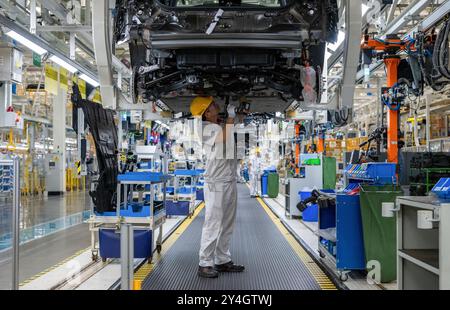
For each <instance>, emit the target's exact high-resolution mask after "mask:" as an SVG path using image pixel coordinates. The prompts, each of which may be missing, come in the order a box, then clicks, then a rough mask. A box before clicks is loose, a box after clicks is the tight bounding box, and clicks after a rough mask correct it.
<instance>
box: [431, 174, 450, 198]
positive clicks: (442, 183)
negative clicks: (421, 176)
mask: <svg viewBox="0 0 450 310" xmlns="http://www.w3.org/2000/svg"><path fill="white" fill-rule="evenodd" d="M431 191H432V192H433V193H435V194H436V195H437V196H438V197H439V198H440V199H450V178H442V179H440V180H439V182H437V183H436V185H435V186H434V187H433V189H432V190H431Z"/></svg>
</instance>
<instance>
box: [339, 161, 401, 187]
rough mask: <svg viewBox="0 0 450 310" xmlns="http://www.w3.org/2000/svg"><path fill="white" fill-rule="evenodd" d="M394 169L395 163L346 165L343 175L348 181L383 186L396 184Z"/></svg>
mask: <svg viewBox="0 0 450 310" xmlns="http://www.w3.org/2000/svg"><path fill="white" fill-rule="evenodd" d="M396 169H397V165H396V164H395V163H365V164H362V165H348V166H347V167H346V168H345V174H346V175H347V176H348V177H349V178H350V179H355V180H360V181H368V182H372V183H374V184H379V185H385V184H394V183H396Z"/></svg>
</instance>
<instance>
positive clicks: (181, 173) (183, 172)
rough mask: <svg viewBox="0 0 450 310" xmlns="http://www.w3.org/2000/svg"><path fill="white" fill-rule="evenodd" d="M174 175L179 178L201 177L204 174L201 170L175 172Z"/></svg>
mask: <svg viewBox="0 0 450 310" xmlns="http://www.w3.org/2000/svg"><path fill="white" fill-rule="evenodd" d="M173 174H174V175H177V176H199V175H200V174H202V172H200V171H199V170H175V171H174V173H173Z"/></svg>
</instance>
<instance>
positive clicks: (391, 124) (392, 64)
mask: <svg viewBox="0 0 450 310" xmlns="http://www.w3.org/2000/svg"><path fill="white" fill-rule="evenodd" d="M361 47H362V49H365V50H375V51H380V52H386V55H385V56H384V64H385V66H386V75H387V87H389V88H390V87H392V86H394V85H395V83H397V81H398V66H399V64H400V56H398V55H397V53H398V52H399V51H403V50H406V44H405V43H404V42H403V41H402V40H401V39H399V38H398V37H397V36H396V35H394V36H389V37H388V38H387V39H386V40H385V41H381V40H376V39H370V38H369V36H368V35H366V36H365V37H364V40H363V42H362V45H361ZM398 119H399V111H394V110H391V109H388V115H387V123H388V126H387V131H388V132H387V139H388V150H387V158H388V162H391V163H396V164H398Z"/></svg>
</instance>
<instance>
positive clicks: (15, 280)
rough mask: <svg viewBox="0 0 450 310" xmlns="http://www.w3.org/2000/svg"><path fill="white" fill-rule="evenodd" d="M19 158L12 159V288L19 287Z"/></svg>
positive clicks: (16, 288)
mask: <svg viewBox="0 0 450 310" xmlns="http://www.w3.org/2000/svg"><path fill="white" fill-rule="evenodd" d="M19 160H20V159H19V158H15V159H14V191H13V210H12V220H13V222H12V234H13V236H12V250H13V258H12V260H13V273H12V289H13V290H18V289H19V246H20V165H19Z"/></svg>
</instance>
